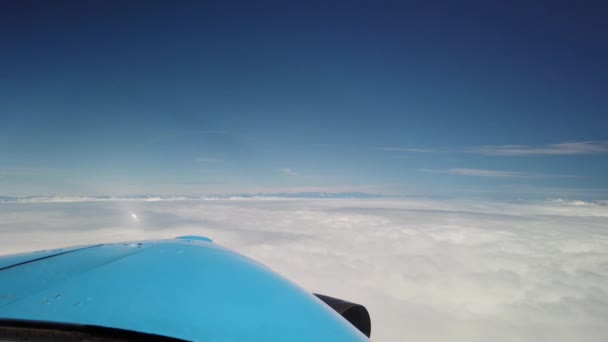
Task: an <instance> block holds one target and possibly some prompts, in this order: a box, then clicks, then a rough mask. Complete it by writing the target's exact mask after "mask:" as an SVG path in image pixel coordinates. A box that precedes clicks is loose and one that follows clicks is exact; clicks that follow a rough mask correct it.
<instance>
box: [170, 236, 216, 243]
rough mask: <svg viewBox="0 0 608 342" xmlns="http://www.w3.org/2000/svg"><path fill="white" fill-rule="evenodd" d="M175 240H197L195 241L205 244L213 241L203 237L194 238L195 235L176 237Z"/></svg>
mask: <svg viewBox="0 0 608 342" xmlns="http://www.w3.org/2000/svg"><path fill="white" fill-rule="evenodd" d="M176 239H181V240H197V241H207V242H213V240H211V239H210V238H208V237H204V236H196V235H186V236H178V237H176Z"/></svg>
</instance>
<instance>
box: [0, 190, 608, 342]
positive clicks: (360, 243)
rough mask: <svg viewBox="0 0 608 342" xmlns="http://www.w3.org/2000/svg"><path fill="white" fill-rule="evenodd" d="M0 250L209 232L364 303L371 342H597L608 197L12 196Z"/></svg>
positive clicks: (305, 282) (602, 321) (606, 261)
mask: <svg viewBox="0 0 608 342" xmlns="http://www.w3.org/2000/svg"><path fill="white" fill-rule="evenodd" d="M0 218H1V219H0V236H1V237H2V238H0V251H1V252H2V254H4V253H17V252H24V251H31V250H36V249H45V248H54V247H63V246H71V245H86V244H98V243H100V242H105V243H108V242H109V243H111V242H121V241H140V240H145V239H172V238H174V237H176V236H183V235H201V236H208V237H211V238H212V239H213V240H214V241H215V243H218V244H220V245H222V246H224V247H226V248H230V249H232V250H234V251H236V252H238V253H241V254H244V255H246V256H248V257H250V258H253V259H254V260H257V261H259V262H262V263H263V264H265V265H267V266H269V267H270V268H272V269H273V270H274V271H276V272H279V273H280V274H282V275H284V276H286V277H287V278H288V279H290V280H292V281H294V282H295V283H296V284H298V285H299V286H302V287H303V288H304V289H306V290H308V291H311V292H315V293H322V294H327V295H330V296H334V297H338V298H343V299H346V300H349V301H352V302H356V303H360V304H363V305H364V306H365V307H366V308H367V309H368V310H369V312H370V315H371V319H372V335H371V337H372V341H374V342H383V341H387V342H388V341H424V342H436V341H437V342H438V341H453V342H485V341H497V342H513V341H520V342H528V341H530V342H539V341H540V342H543V341H547V342H573V341H588V342H596V341H597V342H600V341H605V340H606V335H607V334H608V325H606V317H607V316H608V232H607V231H606V227H608V202H606V201H604V202H585V201H567V200H545V201H533V202H520V203H506V202H494V201H487V200H468V199H467V200H465V199H420V198H418V199H405V198H391V199H386V198H376V199H369V198H368V199H344V198H339V199H338V198H336V199H285V198H277V197H274V198H272V197H265V198H244V197H233V198H216V199H194V200H173V199H171V200H163V199H157V200H154V201H151V200H149V199H141V198H140V199H132V198H131V199H127V198H121V199H99V198H90V199H81V200H75V199H73V198H71V199H64V200H60V199H57V198H55V199H27V201H26V199H15V200H13V202H6V203H0Z"/></svg>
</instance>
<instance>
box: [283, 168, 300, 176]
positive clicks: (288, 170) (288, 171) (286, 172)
mask: <svg viewBox="0 0 608 342" xmlns="http://www.w3.org/2000/svg"><path fill="white" fill-rule="evenodd" d="M280 171H281V173H283V174H284V175H288V176H298V173H297V172H296V171H295V170H293V169H291V168H289V167H284V168H282V169H280Z"/></svg>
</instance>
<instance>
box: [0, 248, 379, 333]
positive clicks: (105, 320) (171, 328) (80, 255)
mask: <svg viewBox="0 0 608 342" xmlns="http://www.w3.org/2000/svg"><path fill="white" fill-rule="evenodd" d="M32 255H35V253H33V254H32ZM33 259H36V258H33ZM6 260H8V259H6ZM14 260H17V259H14ZM21 260H23V259H21ZM0 319H20V320H37V321H46V322H61V323H72V324H88V325H97V326H104V327H112V328H119V329H127V330H133V331H139V332H145V333H151V334H158V335H164V336H171V337H176V338H181V339H185V340H193V341H218V342H232V341H266V342H272V341H294V342H297V341H307V342H309V341H338V342H340V341H344V342H347V341H367V340H368V339H367V338H366V337H365V336H364V335H363V334H361V333H360V332H359V331H358V330H357V329H356V328H354V327H353V326H351V325H350V324H349V323H348V322H347V321H346V320H344V319H343V318H342V317H341V316H340V315H338V314H337V313H336V312H334V311H333V310H332V309H331V308H329V307H328V306H326V305H325V304H324V303H323V302H321V301H320V300H318V299H317V298H316V297H315V296H313V295H312V294H311V293H309V292H307V291H305V290H303V289H301V288H299V287H298V286H296V285H295V284H293V283H291V282H290V281H288V280H287V279H285V278H283V277H282V276H280V275H278V274H276V273H274V272H273V271H271V270H270V269H268V268H267V267H265V266H264V265H261V264H259V263H257V262H255V261H253V260H251V259H248V258H246V257H244V256H241V255H239V254H237V253H234V252H232V251H230V250H228V249H225V248H223V247H221V246H219V245H217V244H214V243H211V242H209V241H207V239H196V238H192V237H189V238H187V239H182V238H180V239H175V240H160V241H144V242H134V243H124V244H108V245H96V246H89V247H86V248H79V249H75V250H72V251H70V252H69V253H63V254H57V255H55V256H49V257H47V258H42V259H39V260H37V261H32V262H27V263H20V265H18V266H14V267H10V268H5V269H3V270H2V271H0Z"/></svg>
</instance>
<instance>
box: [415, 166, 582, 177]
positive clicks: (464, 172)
mask: <svg viewBox="0 0 608 342" xmlns="http://www.w3.org/2000/svg"><path fill="white" fill-rule="evenodd" d="M420 171H422V172H430V173H445V174H450V175H457V176H470V177H491V178H554V177H558V178H563V177H566V178H570V177H573V176H569V175H547V174H539V173H527V172H517V171H500V170H484V169H470V168H453V169H420Z"/></svg>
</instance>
